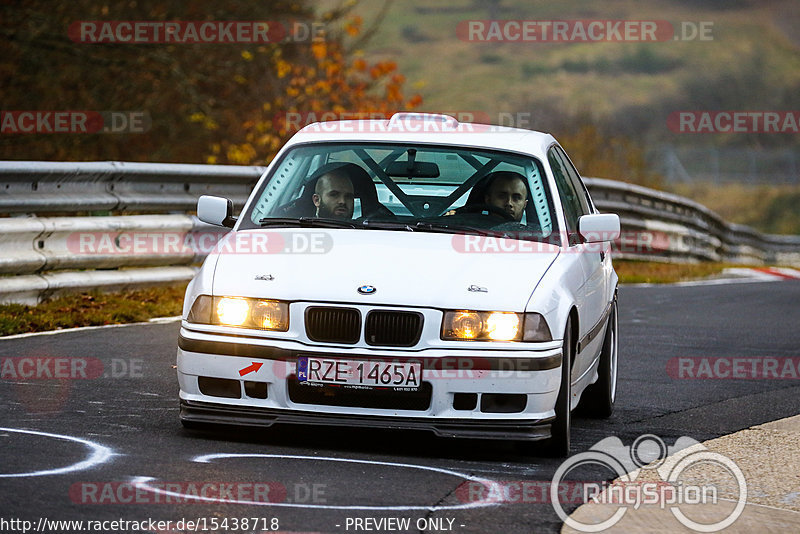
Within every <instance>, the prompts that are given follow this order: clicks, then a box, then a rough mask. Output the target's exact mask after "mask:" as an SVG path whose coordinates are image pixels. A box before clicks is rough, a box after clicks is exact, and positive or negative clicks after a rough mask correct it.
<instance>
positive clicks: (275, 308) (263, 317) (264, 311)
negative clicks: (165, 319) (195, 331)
mask: <svg viewBox="0 0 800 534" xmlns="http://www.w3.org/2000/svg"><path fill="white" fill-rule="evenodd" d="M188 321H189V322H190V323H200V324H219V325H225V326H237V327H240V328H255V329H258V330H278V331H280V332H285V331H287V330H288V329H289V304H288V303H286V302H281V301H278V300H264V299H251V298H244V297H211V296H209V295H200V296H199V297H197V300H195V301H194V304H193V305H192V310H191V311H190V312H189V318H188Z"/></svg>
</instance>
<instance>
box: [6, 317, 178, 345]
mask: <svg viewBox="0 0 800 534" xmlns="http://www.w3.org/2000/svg"><path fill="white" fill-rule="evenodd" d="M180 320H181V316H180V315H177V316H175V317H156V318H154V319H150V320H149V321H143V322H139V323H122V324H102V325H97V326H80V327H78V328H62V329H61V330H48V331H46V332H26V333H24V334H12V335H10V336H2V337H0V341H2V340H4V339H19V338H24V337H33V336H52V335H55V334H66V333H68V332H80V331H83V330H102V329H104V328H122V327H124V326H142V325H147V324H166V323H174V322H176V321H180Z"/></svg>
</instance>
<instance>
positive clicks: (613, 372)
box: [581, 302, 619, 419]
mask: <svg viewBox="0 0 800 534" xmlns="http://www.w3.org/2000/svg"><path fill="white" fill-rule="evenodd" d="M618 328H619V325H618V319H617V303H616V302H614V303H613V304H612V308H611V313H610V314H609V315H608V326H607V327H606V335H605V339H604V340H603V348H602V350H601V352H600V363H599V365H598V368H597V375H598V378H597V382H595V383H594V384H592V385H591V386H589V387H588V388H586V391H584V392H583V395H582V398H581V413H583V414H585V415H587V416H589V417H596V418H601V419H605V418H607V417H610V416H611V414H612V413H614V402H615V401H616V398H617V368H618V361H619V338H618V337H617V333H618Z"/></svg>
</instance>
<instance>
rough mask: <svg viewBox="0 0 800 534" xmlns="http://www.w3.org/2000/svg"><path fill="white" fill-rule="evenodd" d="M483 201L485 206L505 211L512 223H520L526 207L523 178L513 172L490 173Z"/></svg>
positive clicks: (526, 198)
mask: <svg viewBox="0 0 800 534" xmlns="http://www.w3.org/2000/svg"><path fill="white" fill-rule="evenodd" d="M483 201H484V203H485V204H488V205H490V206H494V207H496V208H499V209H501V210H503V211H505V212H506V213H508V215H509V217H511V218H512V219H513V220H514V221H516V222H520V221H522V215H523V213H525V206H527V205H528V188H527V187H525V177H524V176H522V175H521V174H519V173H518V172H513V171H496V172H493V173H491V174H490V175H489V185H488V186H486V193H485V195H484V199H483Z"/></svg>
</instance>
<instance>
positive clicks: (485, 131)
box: [286, 112, 556, 158]
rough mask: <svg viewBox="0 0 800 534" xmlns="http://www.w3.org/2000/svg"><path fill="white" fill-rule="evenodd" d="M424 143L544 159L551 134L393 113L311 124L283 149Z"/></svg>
mask: <svg viewBox="0 0 800 534" xmlns="http://www.w3.org/2000/svg"><path fill="white" fill-rule="evenodd" d="M330 142H378V143H381V142H386V143H424V144H436V145H452V146H465V147H471V148H484V149H490V150H492V149H494V150H505V151H512V152H519V153H522V154H529V155H532V156H537V157H542V158H544V157H545V154H546V152H547V149H548V148H549V147H550V146H551V145H552V144H553V143H556V140H555V139H554V138H553V136H552V135H550V134H548V133H543V132H536V131H532V130H524V129H521V128H509V127H506V126H494V125H487V124H478V123H468V122H459V121H458V120H456V119H455V118H454V117H451V116H449V115H440V114H433V113H410V112H403V113H395V114H394V115H392V117H391V118H389V119H379V120H376V119H369V120H360V119H351V120H339V121H326V122H315V123H313V124H309V125H308V126H305V127H304V128H303V129H302V130H300V131H299V132H297V133H296V134H295V135H294V136H293V137H292V138H291V139H290V140H289V142H288V143H287V145H286V148H288V147H289V146H291V145H296V144H301V143H330Z"/></svg>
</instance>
